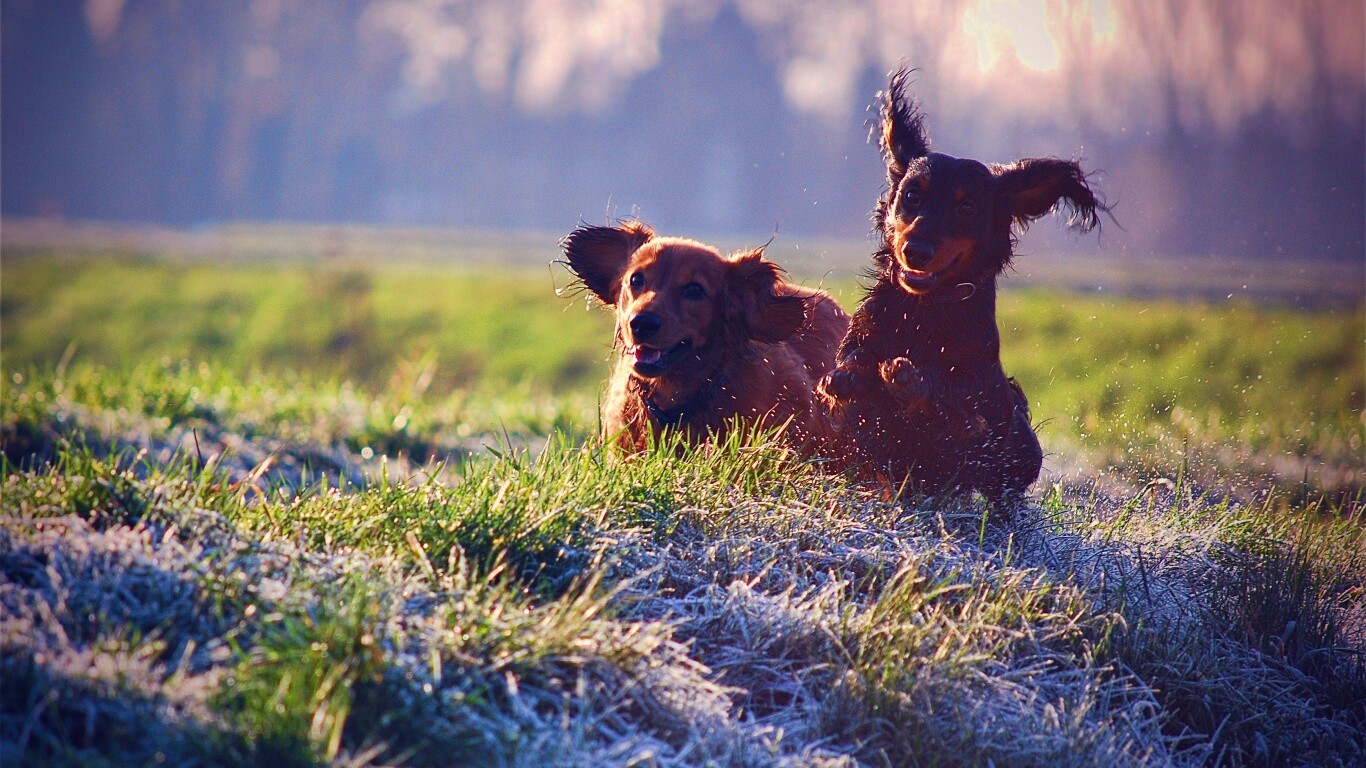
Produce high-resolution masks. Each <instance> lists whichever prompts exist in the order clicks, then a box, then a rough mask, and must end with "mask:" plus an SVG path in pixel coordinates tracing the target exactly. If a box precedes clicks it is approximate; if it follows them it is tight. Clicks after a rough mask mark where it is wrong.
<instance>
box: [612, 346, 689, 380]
mask: <svg viewBox="0 0 1366 768" xmlns="http://www.w3.org/2000/svg"><path fill="white" fill-rule="evenodd" d="M691 350H692V341H691V340H690V339H684V340H682V341H680V342H678V343H677V344H675V345H673V346H672V347H669V348H668V349H660V348H658V347H647V346H645V345H644V344H637V345H635V346H634V347H630V348H629V349H627V350H626V351H627V354H629V355H631V356H632V357H633V358H634V359H635V369H636V373H638V374H640V375H641V376H647V377H650V376H659V375H661V374H663V373H664V372H665V371H667V370H669V368H670V366H672V365H673V364H674V363H675V362H677V361H678V359H679V358H681V357H683V356H684V355H686V354H687V353H688V352H689V351H691Z"/></svg>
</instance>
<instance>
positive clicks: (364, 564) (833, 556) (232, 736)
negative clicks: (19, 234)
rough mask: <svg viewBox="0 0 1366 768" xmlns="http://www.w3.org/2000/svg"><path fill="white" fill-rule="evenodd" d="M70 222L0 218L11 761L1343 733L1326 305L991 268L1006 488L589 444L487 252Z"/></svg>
mask: <svg viewBox="0 0 1366 768" xmlns="http://www.w3.org/2000/svg"><path fill="white" fill-rule="evenodd" d="M93 251H94V252H92V249H87V250H85V251H84V252H77V251H76V250H71V251H62V250H55V251H54V250H39V251H34V250H29V251H18V250H15V249H10V250H7V251H6V252H5V254H4V262H3V283H2V284H0V330H2V332H3V338H2V339H0V357H2V358H3V359H0V367H2V368H3V384H2V385H0V386H3V390H0V438H3V443H4V445H3V448H4V464H3V505H4V508H3V515H4V517H5V525H4V529H3V531H0V644H3V645H0V674H3V677H4V680H5V685H3V686H0V688H2V689H3V690H0V762H3V763H4V764H6V765H8V764H11V761H14V762H16V763H18V764H33V765H48V764H72V765H127V764H163V763H164V764H177V765H197V764H204V765H210V764H229V765H257V764H271V765H470V766H476V765H499V766H501V765H509V766H512V765H518V766H540V765H582V766H597V765H620V766H628V765H680V766H683V765H686V766H704V765H754V766H761V765H765V766H766V765H772V766H808V765H809V766H882V765H908V766H910V765H914V766H920V765H987V764H991V765H998V766H1005V765H1038V766H1055V765H1097V764H1101V763H1106V764H1115V765H1268V766H1269V765H1353V764H1358V762H1359V761H1361V760H1362V759H1363V758H1366V656H1364V654H1366V591H1364V590H1366V533H1363V530H1364V526H1363V522H1366V520H1363V517H1364V516H1366V509H1363V506H1364V505H1363V497H1362V487H1363V465H1364V464H1366V461H1363V439H1366V423H1363V419H1362V413H1363V405H1364V402H1363V399H1364V398H1366V382H1364V381H1363V379H1364V378H1366V360H1364V359H1363V351H1364V350H1366V328H1364V327H1363V322H1362V314H1361V307H1360V305H1359V304H1352V305H1349V306H1347V307H1345V308H1344V307H1336V308H1312V307H1311V308H1305V307H1300V308H1290V307H1287V306H1283V305H1276V304H1272V303H1265V302H1263V303H1257V302H1254V301H1252V300H1249V299H1246V298H1243V299H1238V298H1235V299H1234V300H1223V301H1209V300H1191V299H1182V300H1176V299H1173V298H1152V297H1149V298H1143V299H1138V298H1129V297H1125V296H1123V295H1120V294H1116V293H1104V294H1097V293H1094V292H1090V293H1083V292H1079V291H1075V290H1069V289H1066V288H1062V287H1056V286H1049V285H1047V284H1041V283H1039V282H1037V281H1033V282H1031V281H1022V282H1025V283H1026V285H1025V286H1024V287H1022V288H1018V289H1012V290H1007V291H1006V292H1005V293H1004V294H1003V295H1002V299H1001V306H1000V324H1001V328H1002V336H1003V343H1004V346H1005V350H1004V354H1005V365H1006V369H1007V370H1008V371H1009V372H1010V373H1012V374H1013V375H1015V376H1017V377H1018V378H1019V380H1020V381H1021V383H1022V384H1023V386H1024V388H1025V391H1026V392H1027V393H1028V395H1029V397H1030V400H1031V408H1032V410H1033V415H1034V418H1035V419H1036V420H1037V421H1038V422H1039V432H1040V436H1041V440H1042V442H1043V444H1044V446H1045V450H1046V451H1048V458H1047V460H1046V464H1045V477H1044V478H1043V479H1041V480H1040V482H1039V484H1038V485H1036V486H1035V489H1034V496H1033V499H1032V501H1031V504H1030V506H1029V509H1028V510H1027V511H1026V512H1025V513H1024V514H1022V515H1021V516H1019V518H1018V519H1015V520H1011V521H1002V520H997V519H994V518H991V517H990V516H988V515H987V514H986V510H985V509H984V507H983V506H982V505H981V504H980V502H977V501H972V500H969V501H963V502H955V503H952V504H937V503H933V502H931V501H927V500H923V499H899V500H896V501H895V502H894V503H893V502H888V501H887V500H884V499H883V498H882V497H881V496H880V495H879V494H877V493H875V492H874V491H872V490H870V489H866V488H860V487H858V486H855V485H852V484H850V483H849V482H848V481H847V480H845V479H844V478H842V477H839V476H832V475H830V474H828V473H825V472H823V471H821V468H820V467H819V466H818V465H812V464H807V463H802V462H799V461H797V460H795V459H794V458H793V457H791V456H788V455H786V454H785V453H784V451H783V450H782V449H781V448H779V447H777V446H775V445H773V444H771V443H769V442H766V441H765V440H764V436H762V435H756V436H749V437H747V438H746V439H740V438H736V439H735V440H733V441H731V442H729V443H727V444H725V445H720V446H714V447H708V448H702V449H696V450H688V451H685V452H684V455H683V456H681V457H679V456H676V455H675V453H676V451H675V450H674V447H673V446H668V445H666V446H661V448H660V449H659V450H657V451H653V452H651V453H649V454H647V455H645V456H642V457H637V458H635V459H633V460H630V461H622V460H620V459H619V458H618V457H615V456H613V455H612V454H611V452H610V451H607V450H605V449H604V448H603V447H602V446H601V445H600V444H599V442H598V441H597V439H596V431H597V420H596V408H597V394H598V391H599V388H600V386H601V384H602V382H603V380H604V379H605V377H606V374H607V370H608V364H609V360H610V355H611V351H610V336H611V320H610V317H609V316H608V315H607V314H606V313H605V312H603V311H601V310H600V309H598V308H595V307H592V306H590V305H588V304H587V302H586V301H585V299H584V297H583V296H582V295H576V294H575V292H574V291H573V290H572V286H571V285H570V284H569V279H568V274H567V273H565V272H563V271H562V270H558V271H557V270H556V269H554V268H552V269H550V270H547V269H546V268H544V267H540V268H537V267H534V266H527V263H528V261H532V259H528V257H527V256H526V255H525V254H522V255H520V256H518V257H516V258H509V259H508V262H510V263H511V264H512V265H511V266H499V262H498V259H497V258H496V257H495V258H471V259H468V260H465V261H463V262H459V263H456V264H451V263H446V262H443V261H441V260H437V259H431V258H421V257H413V256H411V255H410V256H409V257H408V258H402V257H396V258H393V259H390V260H387V261H383V262H377V261H375V260H367V259H355V258H347V257H344V256H342V257H338V256H332V257H323V256H319V255H317V254H304V255H301V256H300V255H296V256H294V257H287V258H272V259H236V260H222V259H207V258H193V257H184V256H183V255H182V256H176V255H166V254H162V253H144V252H127V251H122V250H120V251H117V252H99V251H98V248H96V249H93ZM552 256H553V251H552ZM547 260H548V258H547ZM807 274H817V273H815V272H811V273H805V274H804V273H802V272H800V271H798V272H797V277H798V278H799V279H802V281H803V282H806V283H808V284H817V283H818V282H823V284H824V286H825V287H826V288H828V289H830V290H832V292H834V293H836V295H837V296H838V297H839V298H840V299H841V301H842V302H843V303H844V304H845V305H846V306H847V307H852V305H853V304H854V303H855V302H856V301H857V296H858V287H857V283H856V281H855V279H854V278H853V277H852V275H850V276H848V277H844V276H841V274H835V275H833V276H828V277H826V278H824V280H823V281H820V280H817V279H814V278H809V277H807V276H806V275H807ZM557 289H563V290H561V291H560V293H563V294H565V295H557ZM1157 292H1158V293H1161V291H1157Z"/></svg>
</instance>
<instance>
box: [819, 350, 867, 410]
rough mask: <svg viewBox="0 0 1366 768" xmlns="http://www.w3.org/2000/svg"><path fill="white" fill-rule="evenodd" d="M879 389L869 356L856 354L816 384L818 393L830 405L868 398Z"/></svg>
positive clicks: (851, 355)
mask: <svg viewBox="0 0 1366 768" xmlns="http://www.w3.org/2000/svg"><path fill="white" fill-rule="evenodd" d="M878 388H879V381H878V374H877V371H876V369H875V368H874V366H873V364H872V362H871V361H869V360H868V359H867V355H865V354H864V353H862V352H854V353H852V354H850V355H848V356H847V357H845V358H844V359H843V360H841V361H840V363H839V365H837V366H835V370H833V371H831V372H830V373H828V374H826V375H825V377H824V378H822V379H821V380H820V382H819V383H817V384H816V392H817V394H819V395H820V396H821V398H822V399H823V400H825V402H826V403H827V404H829V405H838V404H840V403H841V402H847V401H849V400H856V399H859V398H862V397H866V396H868V395H869V394H871V393H873V392H874V391H875V390H876V389H878Z"/></svg>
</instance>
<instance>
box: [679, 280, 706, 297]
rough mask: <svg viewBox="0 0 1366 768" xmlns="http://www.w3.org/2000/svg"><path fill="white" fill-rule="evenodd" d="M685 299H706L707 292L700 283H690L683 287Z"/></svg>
mask: <svg viewBox="0 0 1366 768" xmlns="http://www.w3.org/2000/svg"><path fill="white" fill-rule="evenodd" d="M683 298H685V299H694V300H696V299H705V298H707V291H706V289H705V288H703V287H702V286H701V285H700V284H698V283H688V284H687V285H685V286H683Z"/></svg>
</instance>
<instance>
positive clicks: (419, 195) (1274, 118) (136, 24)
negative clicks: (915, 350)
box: [0, 0, 1366, 258]
mask: <svg viewBox="0 0 1366 768" xmlns="http://www.w3.org/2000/svg"><path fill="white" fill-rule="evenodd" d="M1364 6H1366V4H1363V3H1362V2H1361V1H1360V0H1320V1H1317V2H1314V1H1310V0H1280V1H1277V2H1245V1H1242V2H1234V1H1230V0H1223V1H1221V0H1195V1H1182V0H1113V1H1110V2H1104V1H1093V2H1072V3H1069V2H1060V1H1059V0H1048V1H1045V0H1019V1H1017V2H1010V1H1007V0H920V1H917V2H908V1H906V0H900V1H893V0H849V1H848V2H841V3H830V2H822V1H819V0H644V1H643V2H615V1H612V0H604V1H599V2H593V1H592V0H498V1H490V2H473V1H471V0H351V1H350V2H341V1H339V0H251V2H244V3H226V4H218V3H210V4H200V3H184V2H179V1H177V0H142V1H140V2H125V0H84V1H83V2H82V1H79V0H3V14H0V26H2V27H3V56H4V62H3V71H4V73H5V76H4V79H3V81H0V88H3V100H4V104H5V107H6V108H5V110H4V112H3V119H4V126H3V128H4V130H3V145H0V149H3V187H2V188H0V197H2V198H3V199H2V200H0V202H3V210H4V212H5V214H7V215H32V214H38V213H46V214H62V215H65V216H69V217H86V218H101V219H120V220H146V221H160V222H170V223H179V224H194V223H202V222H209V221H222V220H233V219H292V220H311V221H366V222H380V223H384V222H392V223H416V224H443V225H458V226H485V227H495V228H516V229H544V230H550V231H556V230H567V229H569V228H572V226H573V225H574V224H575V223H577V221H578V219H580V218H585V219H589V220H602V219H605V218H606V217H608V216H609V215H614V214H615V215H621V214H627V213H632V212H638V213H640V214H641V215H643V216H645V217H647V218H650V219H652V220H653V221H655V222H656V223H658V224H660V225H661V227H663V228H665V229H668V230H671V231H676V232H680V233H688V232H698V233H707V232H713V233H732V234H742V235H746V236H748V235H755V236H758V235H766V234H771V233H772V232H773V231H775V230H777V231H779V232H790V233H795V234H814V235H832V236H841V237H845V236H851V237H853V236H859V235H860V234H862V233H864V232H865V231H866V228H867V218H866V214H867V211H868V209H869V208H870V207H871V205H872V202H873V200H874V198H875V197H876V195H877V194H878V186H879V184H880V183H881V178H882V173H881V168H880V166H879V164H878V161H877V157H876V151H875V149H874V148H873V147H872V146H870V145H869V144H868V143H867V135H868V126H867V119H868V117H869V113H868V112H867V108H868V106H869V104H871V103H872V102H873V100H874V95H875V93H876V91H877V90H878V88H879V87H881V85H882V84H883V83H884V82H885V76H886V72H887V71H888V70H889V69H890V68H892V67H895V66H898V65H902V64H905V65H909V66H913V67H916V68H917V69H918V70H919V72H918V75H917V78H916V83H915V90H916V93H917V95H918V96H919V97H920V98H921V100H922V101H923V103H924V106H925V109H926V111H927V113H928V114H929V124H930V127H931V131H932V133H933V138H934V140H935V144H936V146H937V148H938V149H940V150H942V151H946V152H949V153H952V154H959V155H966V156H973V157H977V158H979V159H982V160H985V161H1008V160H1011V159H1014V158H1015V157H1017V156H1021V155H1038V154H1048V155H1060V156H1064V157H1079V158H1081V159H1082V161H1083V163H1084V164H1085V165H1086V166H1087V167H1088V168H1094V169H1099V170H1101V171H1103V172H1104V173H1103V174H1101V175H1098V177H1097V179H1098V181H1099V182H1100V183H1101V185H1102V189H1103V190H1104V192H1105V193H1106V195H1107V196H1108V197H1109V198H1110V199H1111V200H1117V201H1118V202H1119V207H1118V208H1117V210H1116V215H1117V216H1118V217H1119V218H1120V221H1121V223H1122V224H1123V229H1122V230H1120V229H1117V228H1113V227H1112V228H1111V229H1112V232H1111V235H1110V237H1111V238H1112V239H1113V245H1114V247H1117V248H1121V249H1128V250H1132V251H1134V252H1137V253H1145V252H1159V251H1160V252H1165V253H1172V252H1178V253H1185V252H1211V253H1220V252H1223V253H1233V252H1236V253H1240V254H1242V253H1248V254H1251V255H1259V254H1261V255H1275V254H1277V253H1282V254H1290V255H1295V256H1306V257H1319V256H1325V255H1326V256H1328V257H1334V258H1361V257H1362V254H1363V229H1366V213H1363V197H1364V196H1366V191H1363V187H1366V179H1363V176H1364V175H1366V148H1364V145H1366V127H1364V126H1366V95H1363V94H1364V93H1366V24H1364V22H1363V18H1364V17H1366V7H1364ZM1039 229H1040V230H1041V231H1043V234H1041V235H1040V237H1041V240H1040V243H1041V244H1042V245H1043V247H1061V248H1073V247H1080V248H1091V247H1093V246H1092V245H1091V244H1089V243H1088V244H1082V245H1077V244H1076V242H1075V241H1074V240H1071V239H1068V238H1065V237H1060V236H1057V234H1056V232H1053V230H1056V229H1057V228H1055V227H1047V228H1044V227H1041V228H1039ZM1031 237H1034V235H1031Z"/></svg>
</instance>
